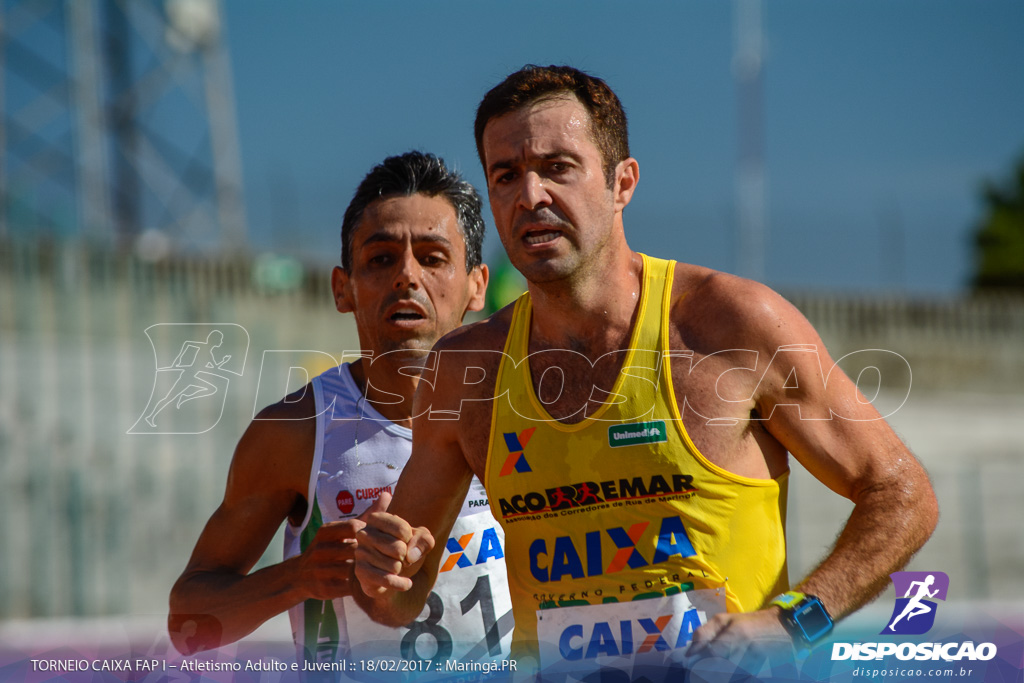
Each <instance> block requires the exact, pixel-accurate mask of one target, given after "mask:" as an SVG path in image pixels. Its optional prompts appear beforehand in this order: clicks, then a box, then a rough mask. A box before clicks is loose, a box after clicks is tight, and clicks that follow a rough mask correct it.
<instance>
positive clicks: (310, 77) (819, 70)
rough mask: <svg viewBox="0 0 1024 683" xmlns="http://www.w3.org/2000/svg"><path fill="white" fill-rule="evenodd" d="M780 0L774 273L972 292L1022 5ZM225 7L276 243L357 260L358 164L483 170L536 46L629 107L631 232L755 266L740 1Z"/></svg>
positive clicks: (313, 2)
mask: <svg viewBox="0 0 1024 683" xmlns="http://www.w3.org/2000/svg"><path fill="white" fill-rule="evenodd" d="M766 5H767V6H766V7H765V13H764V35H765V40H766V44H767V54H766V62H765V70H764V140H765V152H764V162H765V169H766V173H767V179H768V194H767V202H768V225H769V231H768V246H767V249H766V252H765V280H766V281H767V282H768V283H769V284H772V285H774V286H776V287H781V288H820V289H830V290H854V291H864V290H870V291H879V290H909V291H913V292H921V293H944V294H948V293H952V292H956V291H958V290H960V289H961V288H962V287H963V286H964V283H965V282H966V280H967V278H968V277H969V273H970V267H971V251H970V243H969V234H970V231H971V228H972V226H973V225H974V224H975V223H976V221H977V219H978V217H979V215H980V207H981V205H980V202H979V200H978V194H979V193H978V187H979V185H980V183H981V182H982V181H983V179H985V178H994V179H995V178H1003V177H1005V176H1006V175H1007V174H1008V173H1009V171H1010V169H1011V167H1012V164H1013V163H1014V161H1015V160H1016V159H1017V158H1019V157H1020V156H1021V155H1024V40H1022V38H1021V36H1024V3H1021V2H1009V1H1002V2H1000V1H993V2H985V3H974V2H966V1H957V2H951V1H948V0H928V1H925V0H913V1H906V2H900V3H891V2H882V1H881V0H864V1H860V2H812V0H771V2H769V3H766ZM225 15H226V20H227V37H228V45H229V49H230V53H231V57H232V66H233V71H234V84H235V96H236V99H237V115H238V126H239V137H240V143H241V149H242V161H243V169H244V170H243V172H244V181H245V190H246V209H247V215H248V221H249V230H250V237H251V240H252V241H253V242H254V243H255V245H257V246H263V247H269V248H278V249H280V250H282V251H285V250H292V249H296V248H297V249H298V250H300V251H301V252H303V253H306V254H316V255H319V256H320V257H321V258H323V259H325V260H327V259H334V258H337V257H336V253H337V243H338V238H337V231H338V226H339V225H340V221H341V215H342V213H343V212H344V209H345V206H346V205H347V203H348V200H349V198H350V197H351V194H352V192H353V191H354V189H355V186H356V184H357V183H358V182H359V180H360V178H361V177H362V175H363V174H364V173H365V172H366V171H367V170H369V168H370V167H371V166H372V165H373V164H374V163H377V162H378V161H379V160H380V159H382V158H383V157H384V156H386V155H389V154H395V153H401V152H403V151H406V150H408V149H410V148H418V149H423V150H427V151H432V152H434V153H436V154H439V155H441V156H443V157H445V158H446V159H447V160H448V161H449V162H450V163H451V164H453V165H455V166H457V167H458V168H460V169H461V170H462V171H463V172H464V173H465V174H466V176H467V177H468V178H469V179H470V180H471V181H472V182H474V183H476V184H477V185H478V187H481V188H483V176H482V173H481V171H480V168H479V163H478V161H477V159H476V151H475V148H474V145H473V137H472V121H473V115H474V112H475V107H476V105H477V103H478V102H479V99H480V97H481V96H482V95H483V94H484V93H485V92H486V91H487V89H489V88H490V87H491V86H493V85H494V84H496V83H497V82H499V81H500V80H501V79H502V78H503V77H504V76H505V75H507V73H509V72H510V71H513V70H515V69H517V68H519V67H520V66H522V65H523V64H525V63H529V62H532V63H541V64H547V63H568V64H571V65H573V66H576V67H578V68H582V69H585V70H587V71H590V72H591V73H594V74H596V75H599V76H601V77H602V78H604V79H605V80H607V81H608V83H609V84H610V85H611V86H612V88H613V89H615V90H616V92H617V93H618V94H619V96H620V98H621V99H622V101H623V103H624V105H625V107H626V110H627V113H628V115H629V119H630V136H631V137H630V143H631V147H632V152H633V155H634V156H635V157H636V158H637V159H638V160H639V163H640V169H641V182H640V186H639V189H638V192H637V194H636V196H635V198H634V200H633V203H632V204H631V205H630V206H629V208H628V209H627V211H626V221H625V222H626V230H627V237H628V239H629V241H630V244H631V246H632V247H633V248H634V249H638V250H642V251H648V252H651V253H654V254H656V255H659V256H664V257H670V258H676V259H680V260H685V261H690V262H695V263H700V264H703V265H707V266H710V267H713V268H719V269H723V270H727V271H730V272H736V271H737V268H738V265H737V263H738V262H737V256H736V251H737V249H736V246H737V244H736V243H737V238H736V227H735V208H734V203H735V201H734V197H735V161H736V156H737V105H736V87H735V85H734V82H733V76H732V60H733V44H734V42H733V41H734V39H733V16H732V3H730V2H718V1H716V2H712V1H711V0H702V1H699V2H664V1H662V2H649V1H647V0H639V1H637V2H632V3H629V4H624V3H617V2H616V3H613V2H604V1H601V0H597V1H583V0H567V1H561V2H551V1H548V2H515V3H493V2H488V1H484V0H473V1H468V0H453V1H449V2H428V3H421V2H417V3H413V2H397V1H383V2H374V3H362V2H360V3H356V2H335V1H328V0H306V1H305V2H301V3H297V2H284V1H283V0H281V1H278V0H274V1H270V0H257V1H252V2H250V1H245V2H243V1H242V0H226V3H225ZM486 217H487V222H488V229H489V233H488V237H487V242H486V243H485V253H491V254H493V253H494V252H495V251H496V250H498V249H500V245H499V243H498V240H497V236H496V235H495V233H494V231H493V225H492V221H491V218H490V215H489V211H488V212H487V214H486Z"/></svg>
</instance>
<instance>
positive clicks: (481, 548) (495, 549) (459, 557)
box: [440, 527, 505, 572]
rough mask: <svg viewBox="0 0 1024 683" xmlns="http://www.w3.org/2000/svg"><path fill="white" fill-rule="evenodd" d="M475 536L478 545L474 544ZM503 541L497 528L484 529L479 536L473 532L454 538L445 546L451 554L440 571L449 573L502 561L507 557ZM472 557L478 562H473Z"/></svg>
mask: <svg viewBox="0 0 1024 683" xmlns="http://www.w3.org/2000/svg"><path fill="white" fill-rule="evenodd" d="M474 536H475V537H476V538H478V539H479V541H478V542H476V543H474V542H473V539H474ZM501 541H502V537H501V536H499V534H498V529H497V527H491V528H490V529H484V530H483V533H479V534H478V533H476V532H473V533H469V534H463V535H462V536H458V537H454V536H453V537H452V538H449V539H448V543H446V544H445V546H444V548H445V550H447V551H448V552H449V553H450V554H449V555H448V559H446V560H445V561H444V564H442V565H441V569H440V571H442V572H448V571H451V570H452V569H457V568H465V567H472V566H473V565H475V564H483V563H484V562H487V560H500V559H501V558H503V557H505V551H504V550H503V549H502V547H501ZM470 557H475V558H476V560H475V561H474V560H471V559H470Z"/></svg>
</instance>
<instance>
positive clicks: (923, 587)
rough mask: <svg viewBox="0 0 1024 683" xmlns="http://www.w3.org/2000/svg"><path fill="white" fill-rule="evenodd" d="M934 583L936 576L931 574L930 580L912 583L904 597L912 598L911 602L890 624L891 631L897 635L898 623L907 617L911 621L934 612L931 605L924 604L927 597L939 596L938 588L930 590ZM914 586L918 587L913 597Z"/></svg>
mask: <svg viewBox="0 0 1024 683" xmlns="http://www.w3.org/2000/svg"><path fill="white" fill-rule="evenodd" d="M934 583H935V575H934V574H929V575H928V578H926V579H925V580H924V581H912V582H911V583H910V586H908V587H907V593H906V595H904V596H903V597H904V598H910V601H909V602H908V603H907V605H906V607H904V608H903V611H902V612H900V615H899V616H898V617H896V618H895V619H893V620H892V623H891V624H889V630H890V631H892V632H894V633H895V631H896V629H895V626H896V622H898V621H899V620H900V619H902V618H903V617H906V618H907V621H910V620H911V619H913V618H914V617H916V616H919V615H921V614H928V613H929V612H931V611H932V608H931V607H930V606H929V605H927V604H925V603H924V602H922V600H924V598H926V597H928V598H934V597H935V596H936V594H938V592H939V589H938V588H936V589H935V590H933V591H929V590H928V589H929V588H931V586H932V584H934ZM914 586H917V593H916V594H915V595H914V596H913V597H911V595H910V594H911V593H913V592H914Z"/></svg>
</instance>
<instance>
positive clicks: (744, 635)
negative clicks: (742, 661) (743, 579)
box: [686, 607, 793, 659]
mask: <svg viewBox="0 0 1024 683" xmlns="http://www.w3.org/2000/svg"><path fill="white" fill-rule="evenodd" d="M750 647H755V648H757V649H763V650H766V651H767V650H772V649H776V648H780V649H784V650H786V651H792V647H793V639H792V638H791V637H790V635H789V633H788V632H787V631H786V629H785V627H783V625H782V622H781V621H779V608H778V607H769V608H768V609H763V610H760V611H757V612H745V613H736V612H731V613H724V614H716V615H715V616H713V617H712V618H711V619H709V620H708V622H707V623H706V624H704V625H703V626H701V627H700V628H699V629H697V630H696V631H695V632H694V634H693V642H691V643H690V648H689V649H688V650H687V651H686V656H687V657H697V658H700V657H722V658H725V659H732V658H735V657H736V656H739V655H742V654H743V653H744V652H746V651H747V649H748V648H750Z"/></svg>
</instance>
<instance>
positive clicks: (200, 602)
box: [168, 391, 359, 654]
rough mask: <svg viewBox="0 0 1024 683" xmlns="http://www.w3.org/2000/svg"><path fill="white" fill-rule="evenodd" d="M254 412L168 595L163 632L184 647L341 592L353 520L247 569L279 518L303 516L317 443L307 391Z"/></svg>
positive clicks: (244, 630)
mask: <svg viewBox="0 0 1024 683" xmlns="http://www.w3.org/2000/svg"><path fill="white" fill-rule="evenodd" d="M306 394H307V396H306V397H305V398H303V399H302V400H301V401H298V402H295V403H292V404H288V403H279V404H276V405H275V406H271V407H269V408H267V409H265V410H264V411H263V412H261V413H260V416H259V418H260V419H257V420H255V421H254V422H253V423H252V424H251V425H250V426H249V428H248V429H247V430H246V432H245V434H244V435H243V436H242V439H241V440H240V441H239V444H238V447H237V448H236V450H235V455H234V459H233V460H232V463H231V468H230V470H229V472H228V482H227V487H226V490H225V493H224V500H223V502H222V503H221V504H220V507H218V508H217V510H216V512H214V513H213V516H212V517H211V518H210V520H209V522H207V524H206V527H205V528H204V529H203V532H202V534H201V535H200V537H199V540H198V542H197V543H196V547H195V549H194V550H193V552H192V557H191V558H190V559H189V562H188V565H187V566H186V568H185V571H184V572H183V573H182V574H181V577H180V578H179V579H178V580H177V582H176V583H175V584H174V587H173V588H172V589H171V595H170V614H169V616H168V630H169V631H170V635H171V640H172V642H173V643H174V646H175V647H176V648H177V649H178V650H179V651H180V652H182V653H186V654H189V653H193V652H196V651H199V650H206V649H210V648H215V647H219V646H221V645H224V644H226V643H230V642H233V641H235V640H238V639H239V638H242V637H244V636H245V635H247V634H249V633H251V632H252V631H253V630H254V629H256V628H257V627H258V626H259V625H260V624H262V623H263V622H264V621H266V620H267V619H269V618H270V617H272V616H274V615H276V614H279V613H281V612H283V611H284V610H286V609H288V608H289V607H291V606H292V605H295V604H297V603H298V602H301V601H302V600H304V599H306V598H311V597H312V598H320V599H327V598H330V597H339V596H341V595H347V594H349V592H350V589H349V577H350V572H349V571H346V570H345V569H342V570H341V571H339V570H338V567H339V566H341V567H344V563H345V562H351V558H352V548H351V545H350V543H351V540H348V541H346V539H351V538H352V537H353V536H354V534H355V530H356V527H357V526H358V525H359V523H358V522H343V523H334V524H328V525H324V527H322V528H321V529H320V530H319V531H318V532H317V535H316V537H315V538H314V541H313V543H312V544H311V546H310V547H309V548H308V549H307V550H306V552H304V553H303V554H302V555H300V556H298V557H294V558H290V559H288V560H285V561H284V562H282V563H280V564H276V565H273V566H270V567H266V568H264V569H261V570H259V571H256V572H252V573H251V574H250V573H249V571H250V570H251V569H252V567H253V565H254V564H255V563H256V561H257V560H258V559H259V558H260V556H261V555H262V554H263V552H264V550H266V548H267V546H268V545H269V543H270V542H271V539H272V538H273V536H274V534H275V533H276V531H277V529H278V527H280V525H281V522H282V521H283V520H284V519H286V518H287V517H288V516H289V515H291V516H293V518H301V516H302V513H303V512H304V510H305V496H306V487H307V483H308V479H309V472H310V467H311V463H312V457H313V448H314V443H315V436H316V434H315V430H316V424H315V420H312V419H296V418H299V417H306V418H309V417H311V416H312V415H313V414H314V407H313V406H314V402H313V399H312V392H311V391H307V392H306Z"/></svg>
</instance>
